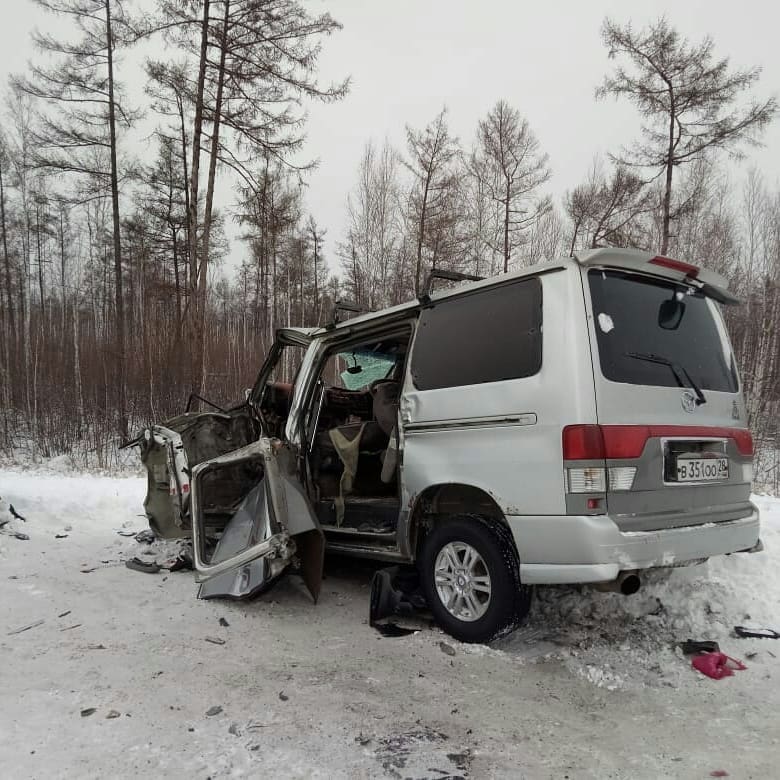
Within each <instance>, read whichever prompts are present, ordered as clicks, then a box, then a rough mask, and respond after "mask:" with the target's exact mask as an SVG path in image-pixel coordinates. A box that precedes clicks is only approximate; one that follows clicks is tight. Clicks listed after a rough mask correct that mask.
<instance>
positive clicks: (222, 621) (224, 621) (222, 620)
mask: <svg viewBox="0 0 780 780" xmlns="http://www.w3.org/2000/svg"><path fill="white" fill-rule="evenodd" d="M219 624H220V625H221V626H223V627H224V628H227V627H228V626H229V625H230V623H228V622H227V620H225V618H223V617H221V618H220V619H219Z"/></svg>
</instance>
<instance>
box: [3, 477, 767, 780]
mask: <svg viewBox="0 0 780 780" xmlns="http://www.w3.org/2000/svg"><path fill="white" fill-rule="evenodd" d="M62 469H63V464H61V463H57V462H55V463H54V464H50V466H49V468H48V469H37V470H35V471H21V470H12V469H5V470H0V496H2V501H0V521H2V520H3V519H5V518H6V517H8V512H9V506H8V505H9V504H13V505H14V507H15V509H16V510H17V512H19V513H20V514H21V515H23V516H25V517H26V518H27V522H22V521H20V520H13V521H12V522H11V523H9V524H8V525H7V526H6V527H5V529H4V530H6V531H8V530H16V531H20V532H23V533H25V534H27V535H29V537H30V539H29V540H28V541H22V540H19V539H16V538H13V537H12V536H9V535H8V534H3V533H0V767H2V770H0V775H2V776H3V777H9V778H24V777H46V778H50V777H106V776H113V777H134V776H138V775H141V774H143V775H146V776H153V777H182V776H187V777H196V778H206V777H213V778H217V777H247V776H251V777H323V778H331V777H334V778H353V777H355V778H358V777H394V778H401V777H404V778H405V777H410V778H429V779H430V780H433V778H442V777H449V778H455V777H474V778H477V777H513V778H514V777H527V778H546V777H555V778H565V777H571V778H580V777H599V778H602V777H613V778H622V777H626V778H628V777H631V778H636V777H647V778H658V777H685V778H687V777H690V778H706V777H709V776H710V773H712V772H716V771H718V770H723V771H726V772H728V773H729V775H730V776H731V777H737V778H741V777H772V776H776V773H777V769H776V767H777V764H778V762H780V730H778V727H777V714H776V713H777V711H778V709H779V708H780V666H779V664H780V661H778V656H780V642H773V641H771V640H745V639H737V638H735V637H734V635H733V626H734V625H755V626H772V627H774V628H776V629H780V501H778V500H776V499H772V498H766V497H756V499H755V500H756V501H757V503H758V504H759V506H760V508H761V510H762V521H763V531H762V537H763V540H764V543H765V545H766V548H767V549H766V551H765V552H762V553H758V554H755V555H750V556H747V555H736V556H731V557H728V558H721V559H718V560H713V561H711V562H709V563H708V564H705V565H703V566H699V567H696V568H692V569H684V570H683V569H680V570H674V571H672V572H671V573H668V574H665V575H658V576H656V577H653V578H651V581H649V582H647V583H646V584H645V586H644V588H643V589H642V590H641V591H640V593H639V594H637V595H636V596H633V597H628V598H626V597H622V596H619V595H617V594H604V593H597V592H594V591H593V590H591V589H586V588H581V589H580V588H543V589H539V591H538V598H537V601H536V604H535V608H534V613H533V616H532V618H531V619H530V621H529V622H528V624H527V625H526V626H524V627H523V628H521V629H520V630H519V631H517V632H516V633H515V634H513V635H512V636H510V637H508V638H506V639H504V640H502V641H501V642H498V643H496V644H495V645H494V646H493V647H482V646H467V645H461V644H459V643H457V642H455V641H453V640H451V639H450V638H449V637H447V636H445V635H443V634H442V633H440V632H439V631H438V630H435V629H427V630H423V631H420V632H419V633H416V634H414V635H411V636H408V637H403V638H384V637H381V636H379V634H377V633H376V632H375V631H373V630H372V629H371V628H369V626H368V625H367V613H368V583H369V579H370V574H371V567H370V566H369V565H366V564H351V563H349V562H346V561H344V560H337V561H329V562H328V564H327V567H326V574H327V579H326V580H325V582H324V585H323V591H322V595H321V598H320V603H319V604H317V605H314V604H312V603H311V600H310V599H309V597H308V594H307V593H306V591H305V589H304V588H303V586H302V585H301V584H300V583H299V582H298V581H297V580H296V578H294V577H288V578H285V579H283V580H282V581H281V582H280V584H279V585H278V586H277V587H276V588H275V589H273V590H272V591H271V592H270V593H268V594H266V595H265V596H263V597H261V598H260V599H258V600H256V601H254V602H251V603H228V602H215V601H211V602H203V601H197V600H196V598H195V591H196V586H195V584H194V581H193V578H192V575H191V573H189V572H177V573H171V574H169V573H167V572H161V573H160V574H154V575H152V574H143V573H139V572H135V571H131V570H129V569H127V568H126V567H125V566H124V561H125V560H126V559H128V558H129V557H132V556H134V555H140V556H141V557H144V553H149V555H148V556H147V557H148V559H150V560H151V559H153V557H155V556H156V557H157V558H162V557H165V554H166V552H167V551H166V549H165V548H164V547H162V546H157V545H155V546H153V547H152V548H149V547H148V546H146V545H140V544H138V543H137V542H136V541H135V540H134V539H133V538H126V537H123V536H120V535H119V534H118V533H117V532H118V531H127V530H129V529H133V530H141V529H142V528H144V527H145V522H144V518H143V516H142V513H143V509H142V505H141V502H142V500H143V495H144V489H145V482H144V481H143V480H142V479H138V478H109V477H105V476H102V477H98V476H90V475H78V474H75V473H73V472H71V471H68V472H67V473H62ZM57 537H62V538H57ZM220 618H224V620H225V621H226V622H227V623H228V625H226V626H225V625H222V624H221V623H220ZM39 621H42V622H39ZM30 624H35V625H33V627H31V628H29V629H28V630H25V631H21V632H18V633H12V632H14V631H16V630H18V629H20V628H23V627H25V626H28V625H30ZM688 638H694V639H705V638H706V639H716V640H718V641H719V642H720V643H721V647H722V649H723V650H724V651H726V652H727V653H729V654H730V655H733V656H736V657H738V658H741V659H742V660H744V661H745V662H746V664H747V667H748V668H747V670H746V671H743V672H737V673H736V674H735V676H734V677H732V678H729V679H726V680H722V681H718V682H716V681H714V680H710V679H708V678H705V677H703V676H702V675H700V674H699V673H698V672H696V671H694V670H692V669H691V667H690V661H689V659H686V658H685V657H683V656H682V655H681V654H680V652H679V650H676V649H675V643H676V642H679V641H681V640H684V639H688ZM210 639H211V640H213V639H216V640H217V641H219V640H223V641H224V644H217V643H214V642H213V641H209V640H210ZM442 642H444V643H445V649H444V650H442V646H441V644H440V643H442ZM453 650H454V655H451V654H450V652H451V651H453ZM91 708H94V710H95V711H94V713H92V714H89V715H82V714H81V713H82V711H89V709H91ZM212 708H221V710H220V711H219V712H217V713H216V714H213V715H208V714H207V712H209V711H213V710H212Z"/></svg>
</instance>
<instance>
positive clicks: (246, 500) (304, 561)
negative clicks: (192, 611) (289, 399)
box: [190, 328, 325, 601]
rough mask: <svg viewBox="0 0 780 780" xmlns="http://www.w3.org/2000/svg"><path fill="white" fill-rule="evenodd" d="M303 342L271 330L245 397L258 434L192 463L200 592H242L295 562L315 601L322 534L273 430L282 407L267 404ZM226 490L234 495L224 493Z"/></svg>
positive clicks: (303, 337) (287, 449)
mask: <svg viewBox="0 0 780 780" xmlns="http://www.w3.org/2000/svg"><path fill="white" fill-rule="evenodd" d="M310 343H311V339H310V336H309V333H308V332H306V331H300V330H296V329H292V328H289V329H282V330H280V331H278V332H277V335H276V341H275V343H274V345H273V347H272V348H271V351H270V352H269V354H268V357H267V358H266V361H265V363H264V364H263V366H262V368H261V369H260V373H259V374H258V377H257V381H256V382H255V385H254V387H253V388H252V390H251V391H250V393H249V397H248V398H247V404H248V406H249V407H250V408H251V409H252V410H253V411H254V413H255V416H256V418H257V419H259V421H260V427H261V435H260V437H259V438H258V439H257V440H256V441H254V442H251V443H250V444H247V445H246V446H244V447H241V448H240V449H237V450H235V451H232V452H227V453H225V454H223V455H220V456H219V457H216V458H211V459H209V460H206V461H204V462H202V463H199V464H198V465H197V466H195V467H194V468H193V469H192V474H191V485H190V509H191V522H192V540H193V561H194V564H195V570H196V577H197V579H198V581H199V582H200V583H201V587H200V592H199V597H200V598H213V597H217V596H221V597H230V598H249V597H251V596H253V595H255V594H256V593H258V592H260V591H262V590H265V589H266V588H268V587H269V586H270V585H271V584H272V583H273V582H274V581H275V580H276V579H277V578H278V577H279V576H280V575H281V574H282V573H283V572H284V571H285V570H286V569H287V568H288V567H290V566H295V567H297V569H298V571H299V573H300V574H301V576H302V577H303V580H304V582H305V583H306V586H307V588H308V589H309V592H310V593H311V595H312V598H313V599H314V600H315V601H316V600H317V597H318V595H319V590H320V583H321V580H322V565H323V557H324V552H325V540H324V535H323V533H322V530H321V529H320V525H319V523H318V521H317V518H316V516H315V514H314V510H313V508H312V506H311V504H310V502H309V499H308V497H307V495H306V493H305V492H304V489H303V486H302V485H301V483H300V480H299V478H298V471H297V452H296V451H295V450H294V449H293V448H292V447H291V446H290V445H289V444H287V443H286V442H284V441H282V440H281V439H280V438H274V437H273V436H272V433H280V431H279V430H278V424H279V418H280V417H284V416H285V413H286V412H287V411H289V410H288V409H281V408H279V405H278V402H277V403H276V405H274V404H272V403H271V396H272V395H274V393H275V392H276V391H277V390H278V388H279V386H280V385H279V383H274V382H273V381H272V380H273V379H288V380H289V379H294V377H293V376H292V374H293V373H294V372H295V369H296V366H300V365H301V360H300V358H301V357H303V356H302V354H301V348H308V346H309V345H310ZM296 348H297V349H296ZM294 353H297V354H294ZM304 364H305V359H304ZM285 371H286V372H287V374H289V375H285V373H284V372H285ZM237 475H239V476H238V478H236V477H237ZM226 490H227V491H232V492H233V495H232V496H226V495H225V493H226ZM214 495H215V496H218V497H219V501H218V502H217V504H218V506H217V507H215V502H214V501H212V500H211V497H212V496H214ZM226 498H227V499H228V500H230V499H232V501H231V511H230V516H229V517H228V518H227V519H226V520H227V521H226V523H225V525H224V530H223V531H222V534H221V536H219V538H218V540H216V543H215V542H214V538H215V535H214V534H213V532H212V531H211V529H213V527H214V519H215V518H214V517H213V514H214V510H215V509H216V511H220V510H223V511H224V507H225V503H226V501H225V499H226Z"/></svg>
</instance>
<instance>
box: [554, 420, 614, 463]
mask: <svg viewBox="0 0 780 780" xmlns="http://www.w3.org/2000/svg"><path fill="white" fill-rule="evenodd" d="M605 457H606V456H605V455H604V437H603V436H602V435H601V426H600V425H567V426H566V427H565V428H564V429H563V459H564V460H604V458H605Z"/></svg>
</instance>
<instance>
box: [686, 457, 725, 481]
mask: <svg viewBox="0 0 780 780" xmlns="http://www.w3.org/2000/svg"><path fill="white" fill-rule="evenodd" d="M675 468H676V472H677V481H678V482H715V481H717V480H724V479H728V478H729V459H728V458H677V460H676V461H675Z"/></svg>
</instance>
